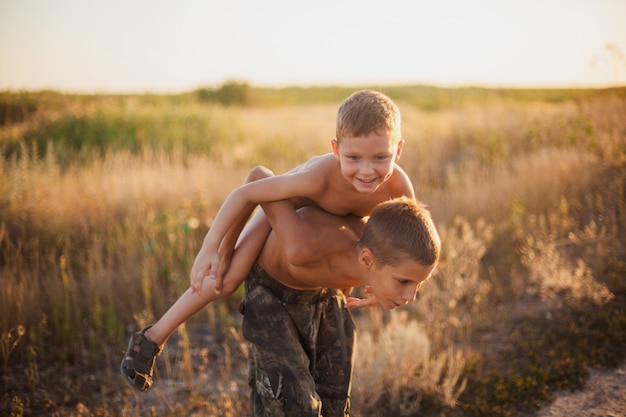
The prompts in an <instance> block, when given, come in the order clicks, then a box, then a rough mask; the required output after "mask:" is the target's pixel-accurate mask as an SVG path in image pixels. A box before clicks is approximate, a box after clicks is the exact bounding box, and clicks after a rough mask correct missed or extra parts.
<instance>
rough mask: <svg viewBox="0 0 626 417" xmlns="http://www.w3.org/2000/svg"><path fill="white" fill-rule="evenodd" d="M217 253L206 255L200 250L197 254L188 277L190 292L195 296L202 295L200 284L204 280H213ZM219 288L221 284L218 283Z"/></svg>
mask: <svg viewBox="0 0 626 417" xmlns="http://www.w3.org/2000/svg"><path fill="white" fill-rule="evenodd" d="M218 261H219V259H218V256H217V253H210V252H209V253H207V252H206V251H203V250H202V249H201V250H200V252H198V255H197V256H196V259H195V260H194V262H193V266H192V267H191V274H190V276H189V278H190V281H191V291H192V292H193V293H195V294H202V282H203V281H204V279H205V278H207V277H208V278H209V279H215V277H216V275H217V265H218ZM220 286H221V282H220Z"/></svg>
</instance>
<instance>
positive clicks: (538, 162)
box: [0, 83, 626, 417]
mask: <svg viewBox="0 0 626 417" xmlns="http://www.w3.org/2000/svg"><path fill="white" fill-rule="evenodd" d="M370 87H372V88H376V89H379V90H382V91H384V92H385V93H387V94H388V95H390V96H391V97H392V98H393V99H394V100H396V102H397V104H398V105H399V107H400V109H401V111H402V114H403V136H404V138H405V140H406V144H405V146H404V153H403V155H402V159H401V160H400V164H401V165H402V166H403V168H404V169H405V170H406V171H407V173H408V174H409V175H410V177H411V179H412V180H413V183H414V185H415V189H416V195H417V196H418V198H419V199H421V200H423V201H424V202H425V203H426V204H427V205H428V206H429V208H430V209H431V211H432V213H433V217H434V219H435V222H436V224H437V227H438V229H439V231H440V234H441V236H442V241H443V258H442V262H441V265H440V267H439V268H438V269H437V272H436V274H435V276H434V277H433V279H432V280H431V281H430V282H429V283H428V285H426V286H424V288H423V289H422V291H421V293H420V295H419V296H418V300H417V301H416V302H415V303H413V304H412V305H410V306H406V307H403V308H401V309H398V310H396V311H394V312H386V311H381V310H379V309H378V308H373V309H369V310H363V311H357V312H355V318H356V320H357V323H358V328H359V340H358V349H357V357H356V369H355V376H354V384H353V409H354V411H356V412H357V414H358V415H360V416H390V415H393V416H441V415H446V416H459V417H466V416H467V417H469V416H484V415H490V416H503V417H506V416H522V415H532V413H533V411H534V410H536V409H537V408H538V407H540V406H541V405H542V404H544V403H545V402H547V401H550V399H551V398H552V394H553V393H554V392H555V390H557V389H576V388H579V387H581V386H582V384H584V382H585V380H586V378H587V377H588V368H589V367H596V368H613V367H615V366H617V365H618V364H620V363H621V362H623V361H624V359H625V358H624V352H626V279H625V275H626V249H624V248H626V222H625V221H624V219H626V195H625V192H626V117H624V115H625V114H626V88H615V89H608V90H495V89H478V88H458V89H439V88H434V87H422V86H387V87H377V86H370ZM355 89H357V88H347V87H342V88H339V87H332V88H331V87H329V88H288V89H261V88H255V87H252V86H248V85H245V84H236V83H229V84H225V85H224V86H222V87H221V88H219V89H215V90H210V89H199V90H197V91H193V92H189V93H185V94H180V95H129V96H105V95H101V96H79V95H63V94H60V93H56V92H52V91H47V92H36V93H35V92H31V93H27V92H23V93H18V92H4V93H0V153H1V157H0V277H1V278H0V280H1V282H2V286H1V288H0V334H1V336H2V339H1V344H0V346H1V350H0V352H1V354H2V355H1V359H2V368H1V369H0V375H1V382H0V384H1V385H0V414H1V415H11V416H22V415H23V416H31V415H32V416H34V415H51V416H52V415H54V416H92V415H93V416H153V415H159V416H161V415H162V416H241V415H245V412H246V410H247V400H246V399H247V390H248V389H247V381H246V371H247V368H246V363H245V358H246V347H245V343H243V341H242V337H241V334H240V318H239V315H238V313H237V306H238V301H239V299H240V297H241V293H240V292H239V293H237V294H235V295H233V296H232V297H230V298H229V299H225V300H222V301H220V302H217V303H215V304H213V305H211V306H209V307H208V308H207V309H206V311H205V312H202V313H200V314H199V315H198V316H197V317H194V318H193V319H192V320H190V321H189V322H188V323H187V324H186V326H184V327H182V328H181V329H180V331H179V332H178V333H177V334H175V336H174V337H173V338H172V339H171V340H170V342H169V343H168V346H167V348H166V350H165V351H164V353H163V354H162V355H161V357H160V358H159V360H158V370H157V377H156V382H155V386H154V387H153V389H152V390H151V391H150V392H149V393H146V394H139V393H136V392H135V391H133V390H132V389H131V388H128V387H127V386H126V384H125V383H124V382H123V381H122V380H121V377H120V376H119V371H118V366H119V361H120V360H121V358H122V352H123V351H124V350H125V348H126V344H127V339H128V336H129V334H130V332H131V331H134V330H136V329H137V328H139V327H142V326H144V325H146V324H148V323H150V322H152V321H154V320H155V319H156V318H158V317H159V316H160V315H161V314H163V312H165V310H166V309H167V308H168V307H169V306H170V305H171V303H173V301H174V300H175V299H176V298H177V297H178V296H179V295H180V294H181V293H182V291H184V290H185V289H186V288H187V286H188V283H189V278H188V276H189V270H190V267H191V264H192V262H193V258H194V257H195V254H196V251H197V250H198V248H199V246H200V244H201V241H202V237H203V236H204V234H205V233H206V231H207V230H208V227H209V225H210V223H211V219H212V216H213V215H214V214H215V213H216V211H217V209H218V208H219V206H220V204H221V202H222V200H223V199H224V198H225V196H226V195H227V194H228V193H229V192H230V190H232V189H233V188H234V187H236V186H237V185H239V184H240V183H241V182H242V181H243V178H244V177H245V174H246V173H247V171H248V170H249V169H250V168H251V167H252V166H254V165H258V164H261V165H266V166H267V167H269V168H271V169H272V170H273V171H274V172H276V173H281V172H284V171H286V170H288V169H290V168H291V167H293V166H295V165H297V164H299V163H301V162H303V161H305V160H306V159H308V158H309V157H311V156H313V155H315V154H320V153H325V152H328V151H330V144H329V141H330V139H331V138H332V137H333V136H334V123H335V112H336V109H337V107H338V105H339V103H340V102H341V101H342V100H343V99H344V98H345V97H347V95H349V94H350V93H351V92H352V91H354V90H355Z"/></svg>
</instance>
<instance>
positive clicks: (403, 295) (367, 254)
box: [359, 249, 435, 310]
mask: <svg viewBox="0 0 626 417" xmlns="http://www.w3.org/2000/svg"><path fill="white" fill-rule="evenodd" d="M359 262H360V263H361V265H362V266H364V267H365V268H366V269H368V279H367V281H368V282H367V285H369V287H370V289H371V293H372V294H373V295H375V296H376V299H377V300H378V303H379V304H380V305H381V307H383V308H385V309H387V310H392V309H394V308H396V307H400V306H403V305H405V304H407V303H410V302H413V301H415V297H416V295H417V292H418V291H419V289H420V288H421V287H422V285H423V284H424V282H426V280H427V279H428V278H429V277H430V275H431V274H432V272H433V270H434V269H435V265H430V266H424V265H423V264H421V263H419V262H417V261H413V260H405V261H402V262H400V263H399V264H398V265H382V266H380V265H377V264H376V261H375V259H374V256H373V254H372V252H371V251H369V250H368V249H363V250H362V251H361V253H360V255H359Z"/></svg>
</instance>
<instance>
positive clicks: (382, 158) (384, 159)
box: [374, 155, 390, 161]
mask: <svg viewBox="0 0 626 417" xmlns="http://www.w3.org/2000/svg"><path fill="white" fill-rule="evenodd" d="M389 158H390V156H389V155H378V156H377V157H375V158H374V159H375V160H376V161H386V160H387V159H389Z"/></svg>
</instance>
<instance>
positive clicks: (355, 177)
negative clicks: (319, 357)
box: [122, 91, 435, 393]
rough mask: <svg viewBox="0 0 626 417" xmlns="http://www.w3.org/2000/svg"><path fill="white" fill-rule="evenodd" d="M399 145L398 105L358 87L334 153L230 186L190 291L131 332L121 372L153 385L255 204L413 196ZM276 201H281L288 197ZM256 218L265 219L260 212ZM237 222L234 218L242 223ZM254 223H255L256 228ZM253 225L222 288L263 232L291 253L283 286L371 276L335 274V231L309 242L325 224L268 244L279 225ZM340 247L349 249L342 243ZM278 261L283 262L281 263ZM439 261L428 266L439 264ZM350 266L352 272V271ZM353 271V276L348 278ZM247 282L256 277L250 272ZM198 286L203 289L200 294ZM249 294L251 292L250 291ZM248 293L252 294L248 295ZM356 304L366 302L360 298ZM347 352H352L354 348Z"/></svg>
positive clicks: (355, 207) (248, 261)
mask: <svg viewBox="0 0 626 417" xmlns="http://www.w3.org/2000/svg"><path fill="white" fill-rule="evenodd" d="M402 144H403V141H402V139H401V136H400V114H399V111H398V110H397V107H396V106H395V104H393V102H392V101H391V100H390V99H389V98H388V97H386V96H384V95H382V94H380V93H376V92H372V91H361V92H357V93H355V94H353V95H352V96H350V97H349V98H348V99H347V100H346V101H344V103H342V105H341V106H340V108H339V111H338V116H337V139H335V140H333V141H332V146H333V153H332V154H327V155H322V156H318V157H315V158H313V159H311V160H310V161H308V162H307V163H305V164H304V165H302V166H300V167H298V168H296V169H294V170H293V171H291V172H289V173H287V174H285V175H281V176H276V177H272V178H267V179H261V180H259V181H256V182H253V183H249V184H246V185H244V186H242V187H239V188H237V189H236V190H235V191H233V192H232V193H231V194H230V195H229V197H228V198H227V200H226V201H225V203H224V205H223V206H222V208H221V209H220V210H219V212H218V214H217V216H216V218H215V221H214V224H213V225H212V227H211V229H210V230H209V232H208V233H207V236H206V238H205V240H204V244H203V247H202V249H201V250H200V252H199V253H198V256H197V258H196V261H195V262H194V266H193V269H192V273H191V280H192V288H191V289H190V290H188V291H187V292H185V293H184V294H183V296H181V298H180V299H179V300H178V301H177V302H176V303H175V304H174V305H173V306H172V307H171V308H170V310H168V312H167V313H166V314H165V315H164V316H163V317H162V318H161V319H160V320H159V321H158V322H157V323H156V324H155V325H154V326H152V327H150V328H148V329H144V330H143V331H141V332H138V333H136V334H135V335H133V338H132V339H131V342H130V343H129V348H128V352H127V356H126V357H125V359H124V360H123V362H122V373H123V374H124V375H125V376H126V377H127V379H128V380H129V381H130V382H131V383H132V384H134V385H135V386H137V387H138V388H140V389H142V390H145V389H148V388H149V387H150V385H151V383H152V378H151V375H152V368H153V365H154V359H155V358H156V355H158V353H159V352H160V347H161V346H162V345H163V344H164V343H165V341H166V340H167V338H168V337H169V335H170V334H171V333H172V332H173V331H174V330H175V329H176V328H177V327H178V326H179V325H180V324H181V323H182V322H184V321H185V320H186V319H188V318H189V317H191V316H192V315H194V314H195V313H197V312H198V311H199V310H200V309H202V308H203V307H204V306H205V305H206V304H207V303H208V302H210V301H212V300H215V299H217V298H221V296H222V294H221V291H222V282H221V279H222V273H223V271H225V270H226V267H227V266H228V260H229V257H230V254H231V252H232V247H233V246H234V243H233V242H234V240H235V238H236V235H237V234H238V232H239V230H241V227H243V226H242V225H243V224H245V220H246V219H247V218H248V216H249V213H250V212H251V210H252V209H253V208H254V207H255V206H256V204H258V203H265V202H269V201H277V200H283V199H287V198H290V199H291V201H292V204H295V205H296V206H297V207H300V206H305V205H311V206H316V205H317V206H319V207H321V208H322V209H324V210H326V211H328V212H330V213H333V214H337V215H346V214H348V213H352V214H356V215H359V216H363V215H367V214H369V212H370V211H371V210H372V208H373V207H374V206H375V205H376V204H378V203H380V202H382V201H387V200H390V199H393V198H395V197H398V196H409V197H413V187H412V185H411V183H410V180H409V179H408V177H407V176H406V174H405V173H404V172H403V171H402V170H401V169H400V168H399V167H398V166H397V165H396V162H397V160H398V159H399V157H400V153H401V149H402ZM275 204H276V205H279V206H280V205H281V204H287V203H284V202H281V203H275ZM290 209H291V210H292V211H293V206H290ZM311 210H312V209H311ZM304 212H305V213H306V212H307V210H304ZM294 213H295V212H294ZM256 217H259V218H262V216H255V218H256ZM233 225H237V227H235V226H233ZM276 227H278V226H276ZM250 229H251V230H252V229H253V228H250ZM256 230H257V232H256V233H255V234H251V233H248V234H247V236H248V238H247V242H248V243H247V244H246V239H242V244H241V245H240V246H239V247H238V249H237V250H236V251H235V254H234V255H233V257H232V265H231V266H230V268H229V269H228V273H227V274H226V277H225V279H224V283H223V285H224V287H225V290H226V291H225V294H229V293H231V292H232V291H234V290H235V289H236V288H237V287H238V286H239V284H240V283H241V282H242V281H243V280H244V279H245V277H246V275H247V273H248V272H249V271H250V269H251V267H252V264H253V263H254V260H255V259H256V258H257V255H258V254H259V251H260V247H261V246H263V244H264V242H265V240H266V237H267V243H266V244H265V247H264V249H263V252H264V253H267V252H273V253H274V256H275V257H276V259H281V258H280V253H284V254H285V255H284V256H283V261H284V259H285V257H287V258H286V259H287V261H284V262H282V265H283V266H282V269H281V268H279V269H281V271H279V272H280V273H278V275H281V274H282V275H283V278H282V280H281V279H280V278H279V279H278V281H277V282H282V283H283V284H285V286H286V288H290V289H291V290H305V291H317V290H312V289H311V288H312V287H314V288H320V287H328V288H347V287H350V286H354V285H360V284H361V283H365V284H368V281H370V279H369V278H371V277H369V276H368V277H366V278H365V279H364V278H363V277H354V276H352V275H350V274H348V275H346V276H345V277H344V278H343V279H339V278H338V277H336V276H335V275H337V273H336V272H330V270H329V269H328V268H331V269H332V264H333V263H336V262H337V258H336V257H333V256H332V253H334V252H332V251H330V252H328V250H330V249H331V248H332V247H334V245H335V243H336V242H338V241H339V240H338V239H336V237H334V238H333V239H327V240H326V241H325V245H322V246H319V245H318V246H316V245H315V244H313V242H307V240H311V239H313V240H316V241H320V240H321V238H320V236H323V235H324V234H323V233H322V235H320V232H322V231H323V229H318V230H315V229H314V230H313V231H312V232H311V233H310V234H307V233H304V232H302V231H300V232H299V233H301V234H302V235H301V236H299V240H297V239H296V241H299V242H302V243H300V244H297V243H295V244H289V245H285V244H284V243H283V244H282V245H281V244H277V243H274V244H272V243H271V242H272V240H273V239H274V240H275V239H278V238H277V237H276V236H277V235H278V233H281V232H280V229H278V230H274V233H273V234H272V235H270V236H269V237H268V233H269V228H267V226H265V227H261V228H257V229H256ZM344 230H348V229H344ZM331 231H333V232H335V231H334V229H331ZM329 233H330V232H329ZM331 234H332V233H331ZM253 235H254V237H253ZM272 236H274V237H272ZM356 236H358V234H357V235H356ZM234 237H235V238H234ZM242 238H243V236H242ZM357 241H358V239H357ZM305 242H306V243H305ZM353 243H354V242H353ZM220 245H221V246H220ZM306 245H309V249H308V251H307V250H300V254H297V252H298V251H296V250H294V249H293V248H295V247H299V248H302V247H306ZM320 247H321V248H324V249H327V252H328V253H330V255H329V256H328V258H327V259H325V258H323V257H320V256H319V254H321V253H323V251H322V250H321V249H320ZM277 248H281V249H277ZM218 250H219V251H220V253H221V254H222V263H221V264H220V265H219V266H218V260H219V258H220V256H219V255H218ZM281 251H282V252H281ZM287 251H288V252H287ZM342 251H345V248H344V249H342ZM307 252H308V253H309V255H307V256H303V255H302V253H307ZM294 253H296V257H300V258H298V259H314V263H315V264H316V265H322V264H323V265H326V266H327V269H323V270H324V271H326V272H325V273H324V274H326V273H328V274H330V275H333V274H334V275H333V278H328V280H327V281H326V280H322V281H319V279H321V277H320V278H317V280H316V279H313V281H310V280H311V278H312V277H311V276H309V275H308V274H304V275H303V272H304V271H313V270H314V269H311V268H309V267H307V268H305V269H303V270H299V269H298V268H296V270H297V271H296V272H295V273H292V272H291V270H292V269H293V268H295V266H294V265H296V266H297V265H299V262H298V261H296V262H290V261H289V259H292V258H290V257H289V256H292V255H287V254H294ZM311 254H313V256H311ZM266 258H267V256H266ZM260 259H261V258H259V261H260ZM368 259H369V260H368V262H373V260H374V259H375V258H373V257H372V256H370V257H369V258H368ZM277 262H278V263H279V264H281V262H279V261H277ZM381 262H382V263H383V264H384V262H385V261H379V262H378V264H381ZM305 264H307V265H309V264H310V262H308V261H307V262H305ZM434 264H435V263H433V264H428V265H426V266H427V267H433V268H434ZM290 265H291V266H290ZM384 265H386V264H384ZM218 268H219V269H218ZM255 270H258V267H257V266H255V268H253V271H252V272H253V273H254V271H255ZM320 271H322V270H320ZM345 272H346V273H347V272H348V271H345ZM422 272H424V271H422ZM274 273H276V272H274ZM313 275H315V276H317V275H319V271H318V272H314V273H313ZM413 275H414V274H413ZM206 276H211V277H215V279H214V280H206V279H205V277H206ZM307 276H308V278H307ZM419 276H422V275H419ZM286 277H291V278H286ZM349 277H352V278H350V279H349ZM424 279H425V278H424ZM248 281H250V282H252V279H249V280H248ZM339 281H341V284H342V285H343V286H341V287H336V286H335V285H337V283H338V282H339ZM422 281H423V280H422ZM422 281H420V282H422ZM408 282H410V280H409V281H407V282H404V284H407V283H408ZM349 283H352V285H344V284H349ZM248 284H249V283H247V287H248ZM416 285H417V284H416ZM381 291H382V295H385V288H384V287H383V288H381V289H380V290H376V287H375V286H373V287H372V292H373V294H374V295H375V296H376V297H372V298H371V299H372V300H376V299H378V301H379V302H381V300H383V301H382V302H381V304H382V305H383V306H384V307H386V308H393V307H395V306H397V305H401V304H402V303H403V301H402V300H405V299H406V300H409V299H411V297H408V298H398V296H397V294H396V298H394V299H393V300H392V299H391V298H389V297H383V298H380V296H379V293H381ZM414 291H416V289H415V290H414ZM194 292H195V293H198V294H197V295H196V294H194ZM247 294H249V291H248V292H247ZM413 296H414V295H413ZM247 299H248V296H246V300H247ZM342 303H343V301H341V302H340V304H342ZM370 303H371V302H370ZM364 304H367V303H364ZM244 305H246V309H248V307H247V306H248V305H249V303H248V302H247V301H246V302H245V303H244ZM355 305H357V306H358V305H361V304H359V303H358V302H357V303H355ZM246 309H245V310H246ZM245 310H244V313H245ZM244 317H245V315H244ZM245 321H246V320H245V319H244V322H245ZM248 321H249V320H248ZM350 322H351V320H350ZM342 327H343V328H345V325H342ZM340 340H344V338H343V337H342V338H340ZM348 351H349V352H350V353H351V352H352V349H351V348H350V349H348ZM349 356H350V357H351V355H349ZM350 366H351V365H350ZM348 378H349V376H348ZM257 388H259V387H257ZM274 393H275V392H274Z"/></svg>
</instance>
